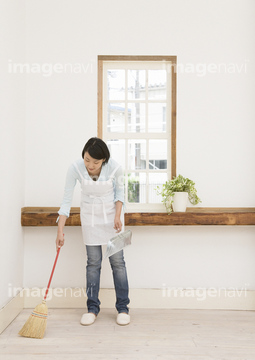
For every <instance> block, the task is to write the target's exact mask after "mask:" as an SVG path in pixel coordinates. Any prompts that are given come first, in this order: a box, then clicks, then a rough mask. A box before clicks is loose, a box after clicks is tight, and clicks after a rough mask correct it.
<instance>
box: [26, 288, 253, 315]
mask: <svg viewBox="0 0 255 360" xmlns="http://www.w3.org/2000/svg"><path fill="white" fill-rule="evenodd" d="M44 291H45V289H36V290H35V289H23V292H22V296H23V298H24V308H34V307H35V306H36V305H38V304H39V303H41V301H42V298H43V295H44ZM86 298H87V297H86V290H85V289H84V288H55V289H50V291H49V293H48V298H47V305H48V307H49V308H86ZM99 298H100V301H101V308H114V306H115V301H116V300H115V291H114V289H101V290H100V294H99ZM129 298H130V304H129V307H130V309H132V308H143V309H144V308H148V309H149V308H151V309H224V310H255V290H247V289H241V290H237V289H235V290H230V289H202V288H201V289H182V288H162V289H130V291H129Z"/></svg>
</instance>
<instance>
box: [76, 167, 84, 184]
mask: <svg viewBox="0 0 255 360" xmlns="http://www.w3.org/2000/svg"><path fill="white" fill-rule="evenodd" d="M74 166H75V168H76V170H77V171H78V173H79V175H80V177H81V180H82V179H83V178H84V177H83V176H82V174H81V172H80V170H79V168H78V165H77V164H76V163H74Z"/></svg>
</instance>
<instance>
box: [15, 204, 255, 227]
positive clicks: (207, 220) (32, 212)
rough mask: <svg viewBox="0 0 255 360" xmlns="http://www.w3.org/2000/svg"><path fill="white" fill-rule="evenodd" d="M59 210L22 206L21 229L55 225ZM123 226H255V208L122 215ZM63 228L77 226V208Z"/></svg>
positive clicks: (78, 221)
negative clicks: (123, 217)
mask: <svg viewBox="0 0 255 360" xmlns="http://www.w3.org/2000/svg"><path fill="white" fill-rule="evenodd" d="M58 210H59V207H24V208H22V209H21V225H22V226H57V223H56V220H57V218H58ZM125 225H126V226H158V225H159V226H160V225H165V226H167V225H255V208H249V207H248V208H202V207H190V208H187V211H186V212H182V213H172V214H171V215H168V214H167V213H150V212H146V213H144V212H143V213H126V214H125ZM66 226H81V222H80V208H79V207H72V208H71V211H70V216H69V218H68V219H67V221H66Z"/></svg>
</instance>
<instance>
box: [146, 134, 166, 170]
mask: <svg viewBox="0 0 255 360" xmlns="http://www.w3.org/2000/svg"><path fill="white" fill-rule="evenodd" d="M149 169H151V170H162V169H167V140H163V139H162V140H149Z"/></svg>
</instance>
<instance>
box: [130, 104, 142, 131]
mask: <svg viewBox="0 0 255 360" xmlns="http://www.w3.org/2000/svg"><path fill="white" fill-rule="evenodd" d="M128 131H129V132H138V133H139V132H145V104H140V103H129V104H128Z"/></svg>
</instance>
